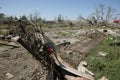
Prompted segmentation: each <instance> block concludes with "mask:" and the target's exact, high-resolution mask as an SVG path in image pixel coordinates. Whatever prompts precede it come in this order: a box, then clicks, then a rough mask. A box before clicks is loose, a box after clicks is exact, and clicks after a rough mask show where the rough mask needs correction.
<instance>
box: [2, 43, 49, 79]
mask: <svg viewBox="0 0 120 80" xmlns="http://www.w3.org/2000/svg"><path fill="white" fill-rule="evenodd" d="M46 74H47V71H46V70H45V69H44V67H43V66H41V64H40V63H39V62H38V61H36V60H35V59H34V58H33V57H32V55H31V54H29V53H28V52H27V51H26V50H25V49H24V48H23V47H22V46H21V47H20V48H13V47H11V46H1V45H0V80H45V78H46Z"/></svg>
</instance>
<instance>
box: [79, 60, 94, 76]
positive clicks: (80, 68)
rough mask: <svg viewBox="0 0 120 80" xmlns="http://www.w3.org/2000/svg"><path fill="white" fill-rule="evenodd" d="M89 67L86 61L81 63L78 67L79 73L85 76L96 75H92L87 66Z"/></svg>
mask: <svg viewBox="0 0 120 80" xmlns="http://www.w3.org/2000/svg"><path fill="white" fill-rule="evenodd" d="M86 65H87V62H86V61H81V62H80V64H79V65H78V71H80V72H82V73H85V74H90V75H92V76H93V75H94V73H92V72H91V71H90V70H88V69H87V68H86V67H85V66H86Z"/></svg>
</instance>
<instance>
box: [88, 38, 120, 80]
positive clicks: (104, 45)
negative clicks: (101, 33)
mask: <svg viewBox="0 0 120 80" xmlns="http://www.w3.org/2000/svg"><path fill="white" fill-rule="evenodd" d="M110 37H111V36H110ZM112 43H114V39H110V38H109V36H108V39H106V40H104V41H103V42H101V44H100V45H98V46H97V47H96V48H94V49H92V50H91V51H90V52H89V53H88V54H89V55H88V56H87V57H86V61H87V62H88V66H87V67H88V68H89V69H90V70H91V71H93V72H94V73H95V79H96V80H98V79H99V78H101V77H102V76H106V77H107V78H108V79H109V80H120V76H119V74H120V46H117V45H110V44H112ZM98 52H105V53H108V54H107V56H105V57H98V56H97V55H98Z"/></svg>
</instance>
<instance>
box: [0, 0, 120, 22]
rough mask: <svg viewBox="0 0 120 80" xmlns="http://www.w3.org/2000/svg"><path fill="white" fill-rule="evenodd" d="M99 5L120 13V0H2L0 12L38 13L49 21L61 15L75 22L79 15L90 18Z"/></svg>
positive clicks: (13, 13)
mask: <svg viewBox="0 0 120 80" xmlns="http://www.w3.org/2000/svg"><path fill="white" fill-rule="evenodd" d="M99 4H103V5H105V6H106V7H108V6H111V7H112V8H115V9H117V10H118V11H120V0H0V7H1V9H0V12H3V13H5V14H7V15H8V16H17V17H19V16H20V15H23V14H25V15H27V16H28V15H29V14H31V13H34V12H35V11H37V12H40V16H41V17H42V18H45V19H47V20H53V19H54V18H55V17H57V16H58V15H59V14H61V15H62V16H63V17H66V16H67V18H68V19H73V20H75V19H77V18H78V16H79V15H81V16H83V17H87V16H89V15H90V14H91V13H92V12H94V10H95V7H97V6H98V5H99Z"/></svg>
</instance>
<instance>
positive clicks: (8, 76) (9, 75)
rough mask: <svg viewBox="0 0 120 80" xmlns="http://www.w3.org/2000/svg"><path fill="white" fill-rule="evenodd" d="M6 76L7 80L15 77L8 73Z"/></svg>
mask: <svg viewBox="0 0 120 80" xmlns="http://www.w3.org/2000/svg"><path fill="white" fill-rule="evenodd" d="M5 75H6V78H7V79H11V78H13V77H14V76H13V75H12V74H11V73H6V74H5Z"/></svg>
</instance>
